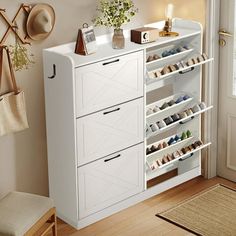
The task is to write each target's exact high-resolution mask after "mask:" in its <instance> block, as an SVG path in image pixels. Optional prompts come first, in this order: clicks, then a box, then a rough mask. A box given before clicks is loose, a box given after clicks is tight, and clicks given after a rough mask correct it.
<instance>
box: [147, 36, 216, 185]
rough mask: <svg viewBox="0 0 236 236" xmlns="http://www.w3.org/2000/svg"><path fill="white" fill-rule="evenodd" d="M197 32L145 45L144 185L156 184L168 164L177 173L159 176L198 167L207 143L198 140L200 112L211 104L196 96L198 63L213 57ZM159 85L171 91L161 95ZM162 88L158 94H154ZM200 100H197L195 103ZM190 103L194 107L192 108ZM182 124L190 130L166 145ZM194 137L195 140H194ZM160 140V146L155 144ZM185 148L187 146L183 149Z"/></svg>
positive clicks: (198, 93) (199, 77) (168, 169)
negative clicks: (184, 135)
mask: <svg viewBox="0 0 236 236" xmlns="http://www.w3.org/2000/svg"><path fill="white" fill-rule="evenodd" d="M201 38H202V34H198V35H195V36H193V35H190V36H189V37H185V38H184V40H180V39H179V38H178V37H177V38H176V40H175V39H174V38H172V40H171V42H170V43H169V44H163V45H158V46H154V47H150V48H147V49H146V57H145V58H146V63H145V65H146V98H147V101H146V188H147V189H148V188H149V184H148V183H149V182H150V181H155V180H156V179H157V184H156V185H157V186H158V185H159V180H158V179H159V178H162V177H163V176H165V175H168V173H170V172H171V171H173V170H177V176H176V175H175V176H173V177H170V179H168V180H165V182H168V181H169V182H171V181H172V180H173V181H174V179H176V178H182V177H183V176H185V175H188V173H189V171H191V170H193V169H196V170H198V173H199V174H200V173H201V150H202V149H204V148H207V147H208V146H209V145H210V144H211V142H210V141H208V140H203V142H202V141H200V140H201V130H202V125H201V115H202V114H204V113H205V112H208V111H210V110H211V109H212V108H213V106H211V105H206V104H205V103H204V101H202V99H201V90H202V88H201V84H202V82H201V80H202V66H203V65H204V64H206V63H210V62H212V61H213V58H209V57H208V56H207V55H206V54H204V52H202V45H201V42H202V40H201ZM167 79H168V80H167ZM165 86H170V87H171V89H172V94H170V95H167V96H166V95H165V93H164V92H162V91H164V89H165ZM162 93H163V95H161V98H159V97H160V95H158V94H162ZM155 95H158V96H157V97H158V99H157V100H156V99H154V98H153V97H155ZM184 96H187V97H186V99H181V100H179V98H180V97H184ZM150 97H151V98H152V99H150V100H151V102H149V98H150ZM200 104H201V105H202V104H203V105H202V106H201V107H200ZM196 106H198V107H200V109H199V108H198V109H194V107H195V108H196ZM183 113H184V114H185V115H183ZM174 117H175V119H174ZM169 121H170V122H169ZM186 129H188V130H190V133H191V136H189V137H187V138H184V139H179V140H178V141H175V142H174V143H170V144H171V145H168V142H169V141H170V139H171V138H172V139H173V138H174V137H176V134H179V135H177V137H178V136H180V134H181V133H182V132H183V131H184V130H186ZM170 133H171V134H172V135H170ZM153 140H154V141H153ZM155 140H158V141H155ZM197 141H198V142H200V143H201V145H199V146H196V145H195V144H196V143H195V142H197ZM163 143H165V145H164V147H163V146H161V148H160V144H163ZM166 144H167V145H166ZM192 144H193V146H192ZM193 147H194V148H193ZM151 148H153V150H152V151H150V150H151ZM183 148H185V149H183ZM186 149H187V150H188V151H187V152H186V153H185V150H186ZM180 150H183V151H184V152H181V151H180ZM174 154H175V155H174ZM156 185H154V186H156ZM152 187H153V185H152ZM152 187H151V188H152Z"/></svg>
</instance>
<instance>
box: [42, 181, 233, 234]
mask: <svg viewBox="0 0 236 236" xmlns="http://www.w3.org/2000/svg"><path fill="white" fill-rule="evenodd" d="M217 183H221V184H225V185H228V186H230V187H233V188H236V183H233V182H230V181H228V180H226V179H222V178H219V177H215V178H212V179H209V180H206V179H204V178H203V177H197V178H195V179H193V180H190V181H188V182H186V183H184V184H181V185H179V186H177V187H175V188H173V189H170V190H168V191H166V192H164V193H161V194H159V195H157V196H154V197H152V198H150V199H147V200H145V201H143V202H141V203H139V204H136V205H135V206H132V207H129V208H128V209H126V210H123V211H121V212H118V213H116V214H114V215H112V216H110V217H107V218H105V219H104V220H101V221H99V222H97V223H94V224H92V225H90V226H88V227H86V228H84V229H81V230H78V231H77V230H75V229H74V228H72V227H71V226H69V225H67V224H66V223H64V222H63V221H62V220H60V219H59V220H58V236H143V235H144V236H172V235H175V236H189V235H192V234H191V233H189V232H187V231H185V230H183V229H181V228H178V227H177V226H175V225H173V224H170V223H168V222H166V221H164V220H162V219H160V218H158V217H156V216H155V214H156V213H157V212H162V211H164V210H166V209H168V208H170V207H172V206H175V205H176V204H177V203H179V202H181V201H183V200H186V199H188V198H190V197H191V196H193V195H194V194H197V193H199V192H201V191H203V190H205V189H207V188H209V187H211V186H213V185H215V184H217ZM51 235H52V234H48V235H47V236H51Z"/></svg>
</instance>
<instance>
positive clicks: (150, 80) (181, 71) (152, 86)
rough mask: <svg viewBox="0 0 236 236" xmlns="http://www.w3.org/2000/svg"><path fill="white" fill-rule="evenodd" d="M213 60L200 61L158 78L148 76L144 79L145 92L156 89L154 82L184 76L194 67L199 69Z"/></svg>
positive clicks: (149, 72) (150, 72)
mask: <svg viewBox="0 0 236 236" xmlns="http://www.w3.org/2000/svg"><path fill="white" fill-rule="evenodd" d="M213 60H214V59H213V58H209V59H207V60H205V61H202V62H198V63H196V64H194V65H191V66H185V67H184V68H181V69H178V70H176V71H173V72H170V73H167V74H165V75H162V76H160V77H159V78H150V76H148V77H147V79H146V85H147V92H151V91H152V90H155V89H157V88H158V85H155V82H157V81H160V80H164V79H167V78H171V77H173V76H174V75H178V74H180V75H182V74H185V73H188V72H191V71H193V70H194V68H196V67H199V66H201V65H204V64H206V63H209V62H211V61H213ZM161 69H162V68H158V69H156V70H158V71H159V70H161ZM156 70H153V71H148V72H147V74H149V75H150V74H152V73H154V72H155V71H156Z"/></svg>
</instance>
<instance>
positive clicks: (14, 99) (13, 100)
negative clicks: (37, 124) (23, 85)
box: [0, 46, 29, 136]
mask: <svg viewBox="0 0 236 236" xmlns="http://www.w3.org/2000/svg"><path fill="white" fill-rule="evenodd" d="M4 50H5V52H6V55H7V61H8V66H9V70H10V77H8V79H9V82H10V85H11V91H10V92H9V93H6V94H3V95H1V81H2V70H3V52H4ZM28 127H29V126H28V121H27V115H26V106H25V97H24V92H23V91H21V90H18V88H17V84H16V79H15V75H14V71H13V68H12V63H11V59H10V54H9V49H8V48H7V47H6V46H0V136H2V135H5V134H9V133H13V132H17V131H21V130H24V129H26V128H28Z"/></svg>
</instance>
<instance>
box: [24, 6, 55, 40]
mask: <svg viewBox="0 0 236 236" xmlns="http://www.w3.org/2000/svg"><path fill="white" fill-rule="evenodd" d="M54 25H55V12H54V10H53V8H52V7H51V6H50V5H48V4H36V5H35V6H34V7H33V8H32V9H31V11H30V13H29V16H28V18H27V22H26V31H27V34H28V36H29V37H30V38H31V39H33V40H42V39H45V38H47V37H48V36H49V34H50V33H51V32H52V30H53V27H54Z"/></svg>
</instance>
